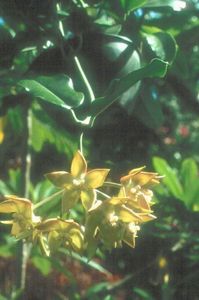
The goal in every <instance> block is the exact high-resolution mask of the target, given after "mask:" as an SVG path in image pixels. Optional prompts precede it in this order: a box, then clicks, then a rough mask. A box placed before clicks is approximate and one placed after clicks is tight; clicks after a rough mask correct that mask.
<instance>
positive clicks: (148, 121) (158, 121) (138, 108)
mask: <svg viewBox="0 0 199 300" xmlns="http://www.w3.org/2000/svg"><path fill="white" fill-rule="evenodd" d="M133 113H134V114H135V115H138V116H139V120H140V121H141V122H142V123H143V124H144V125H146V126H147V127H148V128H151V129H156V128H157V127H160V126H161V125H162V124H163V122H164V119H165V117H164V114H163V112H162V107H161V103H160V101H159V99H158V95H156V93H155V91H153V90H152V88H151V87H149V86H148V85H146V86H145V87H144V88H143V89H142V91H141V92H140V94H139V100H138V101H137V102H136V105H135V108H134V112H133Z"/></svg>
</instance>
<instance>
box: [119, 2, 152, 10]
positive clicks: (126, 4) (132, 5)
mask: <svg viewBox="0 0 199 300" xmlns="http://www.w3.org/2000/svg"><path fill="white" fill-rule="evenodd" d="M120 3H121V5H122V7H123V8H124V9H125V11H127V12H130V11H132V10H135V9H137V8H139V7H142V6H143V5H144V4H145V3H147V0H120Z"/></svg>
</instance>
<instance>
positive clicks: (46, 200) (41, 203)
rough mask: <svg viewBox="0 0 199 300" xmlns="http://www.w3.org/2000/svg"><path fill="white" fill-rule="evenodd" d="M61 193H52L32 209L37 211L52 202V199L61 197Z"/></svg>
mask: <svg viewBox="0 0 199 300" xmlns="http://www.w3.org/2000/svg"><path fill="white" fill-rule="evenodd" d="M62 193H63V190H61V191H58V192H57V193H54V194H53V195H50V196H49V197H47V198H45V199H43V200H41V201H40V202H38V203H37V204H35V205H34V209H37V208H38V207H40V206H42V205H44V204H46V203H48V202H49V201H50V200H52V199H53V198H54V197H56V196H58V195H61V194H62Z"/></svg>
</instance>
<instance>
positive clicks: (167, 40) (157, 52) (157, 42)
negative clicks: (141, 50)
mask: <svg viewBox="0 0 199 300" xmlns="http://www.w3.org/2000/svg"><path fill="white" fill-rule="evenodd" d="M144 36H145V39H146V41H147V43H148V45H149V47H150V48H151V50H152V52H153V53H154V56H155V57H159V58H160V59H163V60H165V61H168V62H169V63H172V62H173V60H174V59H175V56H176V52H177V44H176V42H175V40H174V38H173V37H172V36H171V35H170V34H169V33H167V32H162V31H159V32H155V33H153V34H146V33H145V34H144Z"/></svg>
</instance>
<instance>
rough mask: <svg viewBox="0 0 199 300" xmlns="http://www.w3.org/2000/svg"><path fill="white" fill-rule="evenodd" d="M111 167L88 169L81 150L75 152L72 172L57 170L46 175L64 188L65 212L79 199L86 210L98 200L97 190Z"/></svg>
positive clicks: (63, 204)
mask: <svg viewBox="0 0 199 300" xmlns="http://www.w3.org/2000/svg"><path fill="white" fill-rule="evenodd" d="M108 172H109V169H93V170H90V171H87V162H86V160H85V158H84V156H83V155H82V153H81V152H80V151H77V153H76V154H75V156H74V158H73V160H72V164H71V172H70V173H69V172H65V171H57V172H52V173H48V174H46V177H47V178H48V179H49V180H50V181H51V182H52V183H53V184H54V185H55V186H57V187H59V188H62V189H64V192H63V197H62V209H63V212H67V211H69V209H70V208H72V207H73V206H74V205H75V204H76V203H77V201H78V200H79V199H81V201H82V205H83V206H84V208H85V209H86V210H88V209H90V208H91V207H92V205H93V204H94V202H95V200H96V190H95V189H97V188H98V187H100V186H102V185H103V183H104V181H105V179H106V177H107V174H108Z"/></svg>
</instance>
